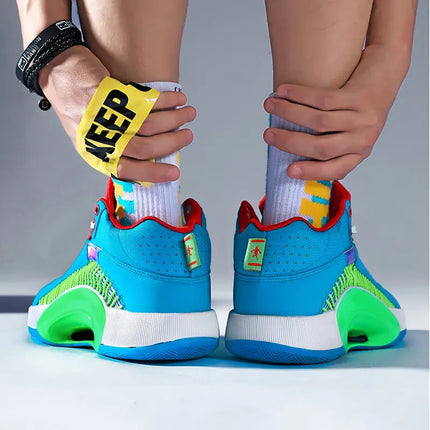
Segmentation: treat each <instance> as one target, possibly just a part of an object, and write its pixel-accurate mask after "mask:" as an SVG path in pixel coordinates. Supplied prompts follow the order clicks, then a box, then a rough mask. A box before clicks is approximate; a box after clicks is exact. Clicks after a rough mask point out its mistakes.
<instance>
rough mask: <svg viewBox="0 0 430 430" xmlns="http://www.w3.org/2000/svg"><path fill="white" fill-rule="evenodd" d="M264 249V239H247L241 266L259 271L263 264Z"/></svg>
mask: <svg viewBox="0 0 430 430" xmlns="http://www.w3.org/2000/svg"><path fill="white" fill-rule="evenodd" d="M265 249H266V239H259V238H251V239H248V246H247V248H246V253H245V260H244V262H243V268H244V269H245V270H252V271H254V272H261V268H262V266H263V258H264V250H265Z"/></svg>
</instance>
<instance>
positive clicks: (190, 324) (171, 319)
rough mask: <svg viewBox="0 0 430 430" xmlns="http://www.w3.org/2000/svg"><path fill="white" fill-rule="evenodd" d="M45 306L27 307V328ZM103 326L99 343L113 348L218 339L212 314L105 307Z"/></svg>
mask: <svg viewBox="0 0 430 430" xmlns="http://www.w3.org/2000/svg"><path fill="white" fill-rule="evenodd" d="M48 307H49V305H37V306H30V308H29V310H28V326H29V327H31V328H33V329H37V322H38V320H39V318H40V316H41V315H42V313H43V312H44V311H45V309H47V308H48ZM105 311H106V323H105V327H104V332H103V337H102V341H101V343H102V344H103V345H108V346H116V347H124V348H127V347H139V346H149V345H154V344H157V343H162V342H170V341H174V340H178V339H184V338H189V337H212V338H218V337H219V326H218V319H217V316H216V313H215V311H214V310H209V311H205V312H189V313H137V312H130V311H126V310H122V309H114V308H109V307H105Z"/></svg>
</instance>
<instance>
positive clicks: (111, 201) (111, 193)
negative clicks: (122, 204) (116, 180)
mask: <svg viewBox="0 0 430 430" xmlns="http://www.w3.org/2000/svg"><path fill="white" fill-rule="evenodd" d="M101 200H103V201H104V202H105V204H106V207H107V209H108V212H109V214H110V213H112V214H113V213H114V212H115V187H114V185H113V181H112V179H111V178H109V179H108V181H107V185H106V195H105V198H104V199H101Z"/></svg>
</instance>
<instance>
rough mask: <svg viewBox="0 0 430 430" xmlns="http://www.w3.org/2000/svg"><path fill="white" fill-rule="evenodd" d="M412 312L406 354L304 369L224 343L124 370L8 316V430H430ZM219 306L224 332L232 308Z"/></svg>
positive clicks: (3, 415)
mask: <svg viewBox="0 0 430 430" xmlns="http://www.w3.org/2000/svg"><path fill="white" fill-rule="evenodd" d="M420 291H422V289H420ZM403 302H404V304H403V306H404V308H405V309H406V312H407V316H408V322H409V324H408V325H409V329H410V331H409V333H408V335H407V338H406V340H405V341H404V343H403V344H402V345H400V346H399V347H396V348H394V349H389V350H378V351H362V352H353V353H349V354H347V355H346V356H344V357H342V358H340V359H339V360H337V361H335V362H333V363H329V364H325V365H319V366H304V367H303V366H302V367H298V366H273V365H263V364H255V363H248V362H245V361H240V360H237V359H235V358H234V357H233V356H231V355H230V354H229V353H228V351H226V349H225V347H224V343H223V340H222V341H221V344H220V346H219V348H218V349H217V350H216V351H215V353H214V354H212V355H211V356H210V357H207V358H204V359H200V360H194V361H189V362H183V363H173V364H156V365H148V364H140V363H126V362H120V361H115V360H110V359H105V358H101V357H99V356H97V355H96V354H95V353H94V352H92V351H90V350H75V349H66V348H52V347H46V346H40V345H36V344H33V343H32V342H31V341H30V339H29V336H28V335H27V331H26V315H25V314H0V340H1V348H2V350H3V351H2V354H1V355H0V429H5V430H9V429H12V430H13V429H20V430H25V429H31V430H33V429H35V430H37V429H44V430H47V429H48V430H49V429H95V428H97V429H98V428H101V429H119V428H120V429H217V430H219V429H250V430H252V429H268V430H271V429H338V428H339V429H340V428H342V429H344V428H347V429H348V430H355V429H366V430H373V429H375V430H376V429H377V430H385V429H390V430H393V429H402V430H403V429H413V430H421V429H428V326H427V319H428V313H427V312H428V311H427V303H426V301H423V300H422V297H420V295H418V294H416V295H414V294H409V295H408V296H407V297H405V300H403ZM213 305H214V308H215V310H216V311H217V313H218V317H219V320H220V325H221V330H222V331H223V330H224V327H225V323H226V319H227V313H228V310H229V309H230V306H231V303H230V298H228V296H227V295H225V296H218V297H215V298H214V300H213Z"/></svg>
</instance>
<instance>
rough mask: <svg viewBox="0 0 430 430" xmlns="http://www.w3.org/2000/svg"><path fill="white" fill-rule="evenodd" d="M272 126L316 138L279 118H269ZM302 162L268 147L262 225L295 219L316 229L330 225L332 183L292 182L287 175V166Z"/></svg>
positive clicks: (272, 147)
mask: <svg viewBox="0 0 430 430" xmlns="http://www.w3.org/2000/svg"><path fill="white" fill-rule="evenodd" d="M270 126H271V127H275V128H282V129H284V130H290V131H295V132H301V133H310V134H315V131H313V130H311V129H308V128H306V127H302V126H300V125H297V124H294V123H292V122H290V121H287V120H285V119H282V118H279V117H278V116H276V115H271V116H270ZM302 160H306V158H304V157H299V156H297V155H294V154H290V153H288V152H283V151H281V150H279V149H278V148H276V147H274V146H269V149H268V160H267V173H266V204H265V208H264V215H263V224H265V225H272V224H277V223H279V222H282V221H285V220H287V219H290V218H293V217H296V216H297V217H301V218H305V219H306V220H308V221H309V223H310V224H312V225H313V226H314V227H322V226H323V225H324V224H325V223H326V222H327V220H328V211H329V204H330V194H331V187H332V182H331V181H304V180H302V179H293V178H290V177H289V176H288V175H287V168H288V166H289V165H290V164H291V163H293V162H295V161H302Z"/></svg>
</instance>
